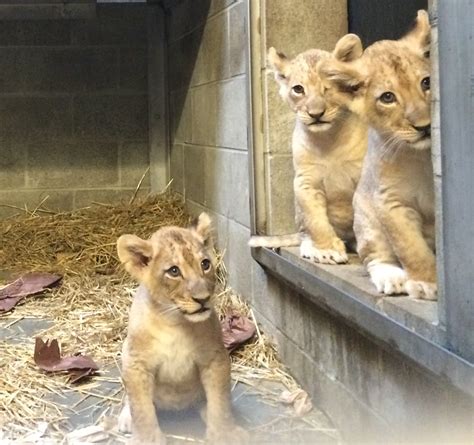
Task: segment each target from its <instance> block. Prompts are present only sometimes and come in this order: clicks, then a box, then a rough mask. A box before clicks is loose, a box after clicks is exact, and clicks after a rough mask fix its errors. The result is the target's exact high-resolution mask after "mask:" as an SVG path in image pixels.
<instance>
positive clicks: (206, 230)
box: [194, 212, 213, 247]
mask: <svg viewBox="0 0 474 445" xmlns="http://www.w3.org/2000/svg"><path fill="white" fill-rule="evenodd" d="M194 230H195V231H196V232H197V233H198V235H199V236H200V237H201V238H202V239H203V241H204V245H205V246H206V247H212V244H213V241H212V220H211V218H210V217H209V215H208V214H207V213H206V212H202V213H201V214H200V215H199V217H198V219H197V222H196V224H195V226H194Z"/></svg>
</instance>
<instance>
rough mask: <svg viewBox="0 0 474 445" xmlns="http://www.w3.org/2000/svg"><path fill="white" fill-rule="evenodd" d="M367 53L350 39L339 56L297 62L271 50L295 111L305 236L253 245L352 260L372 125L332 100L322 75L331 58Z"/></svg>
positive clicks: (311, 54) (319, 53) (257, 240)
mask: <svg viewBox="0 0 474 445" xmlns="http://www.w3.org/2000/svg"><path fill="white" fill-rule="evenodd" d="M361 53H362V45H361V43H360V40H359V39H358V38H356V36H353V35H347V36H346V37H345V38H344V39H342V40H340V41H339V42H338V44H337V46H336V48H335V49H334V51H333V53H329V52H326V51H323V50H319V49H312V50H309V51H305V52H303V53H301V54H299V55H298V56H296V57H295V58H294V59H293V60H289V59H287V58H286V57H285V56H284V55H283V54H280V53H277V51H276V50H275V49H274V48H270V49H269V51H268V62H269V64H270V66H271V67H272V69H273V71H274V72H275V79H276V81H277V82H278V84H279V85H280V96H281V97H282V98H283V99H284V100H285V101H286V102H287V103H288V104H289V105H290V107H291V109H292V110H293V111H294V112H295V116H296V123H295V129H294V131H293V140H292V151H293V165H294V170H295V177H294V182H293V188H294V193H295V200H296V202H295V207H296V222H297V225H298V229H299V231H300V233H299V234H295V235H283V236H269V237H252V239H251V240H250V242H249V244H250V245H251V246H254V247H255V246H263V247H283V246H292V245H293V246H294V245H300V254H301V256H302V257H303V258H308V259H311V260H313V261H315V262H318V263H327V264H337V263H345V262H347V260H348V258H347V253H346V245H345V243H349V244H353V241H354V232H353V229H352V224H353V211H352V197H353V194H354V190H355V187H356V185H357V182H358V181H359V176H360V171H361V167H362V160H363V157H364V155H365V152H366V147H367V126H366V124H365V123H363V122H362V121H361V120H359V118H358V117H357V116H356V115H354V114H352V113H351V112H350V111H349V110H348V109H347V108H346V107H345V106H341V105H338V104H337V103H335V102H333V101H331V98H330V97H329V96H328V94H327V91H326V89H325V88H324V86H323V84H322V82H321V79H320V76H319V74H318V69H317V65H318V63H319V62H320V61H322V60H326V59H328V60H329V59H332V58H334V59H337V60H344V61H349V60H352V59H353V58H357V57H359V56H360V54H361Z"/></svg>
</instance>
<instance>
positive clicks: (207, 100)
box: [191, 84, 218, 146]
mask: <svg viewBox="0 0 474 445" xmlns="http://www.w3.org/2000/svg"><path fill="white" fill-rule="evenodd" d="M217 103H218V101H217V86H216V84H210V85H202V86H200V87H199V88H195V89H193V90H192V139H191V140H192V142H193V143H194V144H199V145H212V146H215V145H216V143H217V134H216V133H217V131H218V122H217V113H218V106H217Z"/></svg>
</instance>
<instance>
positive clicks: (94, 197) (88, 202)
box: [74, 187, 150, 209]
mask: <svg viewBox="0 0 474 445" xmlns="http://www.w3.org/2000/svg"><path fill="white" fill-rule="evenodd" d="M149 192H150V189H149V188H148V187H144V188H141V189H140V190H139V191H138V193H137V197H144V196H146V195H147V194H148V193H149ZM134 193H135V188H133V189H125V188H124V189H94V190H76V192H75V193H74V208H75V209H80V208H83V207H88V206H93V205H95V204H94V203H99V204H118V203H120V202H129V201H130V199H131V198H132V196H133V194H134Z"/></svg>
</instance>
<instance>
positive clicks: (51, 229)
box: [0, 193, 297, 442]
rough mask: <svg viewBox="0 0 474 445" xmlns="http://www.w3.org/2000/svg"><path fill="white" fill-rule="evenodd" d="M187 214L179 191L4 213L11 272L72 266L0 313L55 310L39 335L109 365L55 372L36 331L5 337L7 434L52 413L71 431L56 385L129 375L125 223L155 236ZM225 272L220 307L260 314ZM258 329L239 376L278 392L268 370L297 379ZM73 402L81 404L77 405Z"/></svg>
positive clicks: (2, 405)
mask: <svg viewBox="0 0 474 445" xmlns="http://www.w3.org/2000/svg"><path fill="white" fill-rule="evenodd" d="M188 223H189V218H188V216H187V215H186V213H185V211H184V209H183V205H182V202H181V201H180V199H179V198H178V197H177V196H175V195H173V194H170V193H164V194H161V195H158V196H154V197H147V198H144V199H134V200H133V202H123V203H119V204H117V205H105V204H95V205H92V206H91V207H88V208H84V209H81V210H78V211H74V212H67V213H53V212H50V211H48V210H45V209H44V208H42V209H35V211H33V212H29V211H27V210H26V211H24V212H23V213H22V214H20V215H18V216H15V217H12V218H9V219H6V220H0V234H1V236H0V259H1V263H0V270H3V271H9V272H11V273H12V276H15V275H16V274H19V273H22V272H27V271H32V270H37V271H45V272H56V273H60V274H63V275H64V279H63V282H62V285H61V286H60V287H59V288H57V289H54V290H52V291H51V292H49V293H47V294H45V295H42V296H36V297H28V298H26V299H24V300H23V301H22V303H21V304H20V305H18V306H17V307H16V308H15V309H14V310H13V311H12V312H10V313H7V314H3V315H2V314H0V326H2V327H3V328H5V327H8V326H10V327H12V326H14V324H15V323H17V322H19V320H22V319H23V318H37V319H48V320H51V321H52V323H50V327H47V328H46V329H43V330H41V331H39V332H37V333H35V335H38V336H41V337H42V338H44V339H45V338H50V339H52V338H57V339H58V340H59V342H60V344H61V346H62V351H63V353H64V354H75V353H83V354H88V355H90V356H92V357H93V358H94V360H95V361H96V362H97V363H99V364H100V366H101V370H103V372H102V373H101V375H100V376H95V377H93V378H92V379H90V380H89V381H86V382H85V383H83V384H79V385H70V384H69V383H68V382H67V376H65V375H64V374H55V375H52V374H46V373H44V372H42V371H40V370H39V369H38V368H37V367H36V365H35V364H34V362H33V347H34V338H28V337H23V338H18V337H17V338H7V339H4V340H0V370H1V374H2V375H1V378H0V432H1V431H3V434H4V437H5V438H20V437H25V435H26V434H28V433H29V432H31V431H32V430H34V429H35V428H36V423H37V422H38V421H46V422H47V423H48V424H49V434H50V435H51V437H53V438H55V439H57V440H59V439H62V438H63V436H64V432H65V431H67V429H69V426H68V423H67V419H66V418H65V412H66V411H65V410H64V407H61V403H58V402H57V401H55V403H53V402H52V401H51V400H52V399H51V395H53V396H54V395H56V396H57V397H56V399H59V400H61V399H62V398H64V396H63V395H64V394H67V393H70V392H76V393H79V394H80V395H81V397H82V399H84V398H86V397H89V396H90V395H91V394H96V393H98V391H96V390H95V389H94V388H97V387H98V385H100V383H101V382H103V381H104V380H105V381H109V382H116V383H117V384H118V383H120V379H119V377H117V376H116V375H115V376H114V375H113V374H111V373H109V372H108V370H109V369H112V368H115V369H116V367H117V362H118V361H119V355H120V348H121V345H122V341H123V339H124V335H125V332H126V325H127V311H128V307H129V306H130V302H131V295H132V292H133V289H134V287H135V285H136V284H135V283H134V282H133V281H132V280H131V279H130V278H129V277H128V276H127V275H126V274H125V272H124V271H123V270H122V268H121V267H120V266H119V263H118V258H117V255H116V250H115V242H116V240H117V238H118V236H120V235H121V234H123V233H134V234H137V235H139V236H142V237H148V236H149V235H150V234H151V233H153V232H154V231H155V230H157V229H158V228H160V227H162V226H165V225H186V224H188ZM219 278H220V286H219V295H218V298H217V299H216V301H217V305H218V311H219V313H220V314H224V313H226V312H227V311H229V310H231V309H234V310H236V311H238V312H240V313H241V314H243V315H247V316H249V317H253V314H252V311H251V309H250V307H249V306H248V305H247V304H246V303H245V302H244V301H243V300H241V299H240V298H239V297H238V296H236V295H235V294H234V293H233V292H232V291H231V290H230V289H228V288H227V287H226V285H225V270H224V269H223V268H221V271H220V274H219ZM1 284H2V283H1V282H0V285H1ZM257 334H258V335H257V336H256V339H255V341H252V342H251V343H250V344H247V345H245V346H244V347H241V348H239V349H238V350H237V351H235V352H234V353H233V359H232V360H233V377H234V378H235V379H236V380H239V381H242V382H243V383H246V384H249V385H251V386H252V387H253V388H254V389H255V391H260V392H263V393H264V396H266V397H267V398H270V399H271V398H272V397H276V395H275V394H272V393H271V391H266V390H265V389H263V388H262V386H261V385H259V381H261V379H266V380H274V381H278V382H282V383H283V384H284V385H285V386H286V387H287V388H289V389H294V388H296V387H297V385H296V383H295V382H294V380H293V379H292V377H291V376H290V375H289V374H288V373H287V372H286V371H285V369H284V367H283V366H282V365H281V363H280V361H279V359H278V357H277V353H276V350H275V348H274V346H273V345H272V343H271V342H270V341H269V340H268V339H267V338H266V337H265V336H264V335H263V334H262V333H261V332H260V331H258V333H257ZM121 397H122V395H121V393H120V386H119V390H118V391H117V394H112V395H110V394H109V395H108V396H103V397H102V400H103V407H104V410H105V409H106V408H107V407H108V406H110V405H116V404H118V403H119V402H120V400H121ZM68 409H69V412H74V407H71V406H69V407H68ZM0 435H1V434H0ZM1 439H2V438H1V437H0V442H1Z"/></svg>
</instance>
